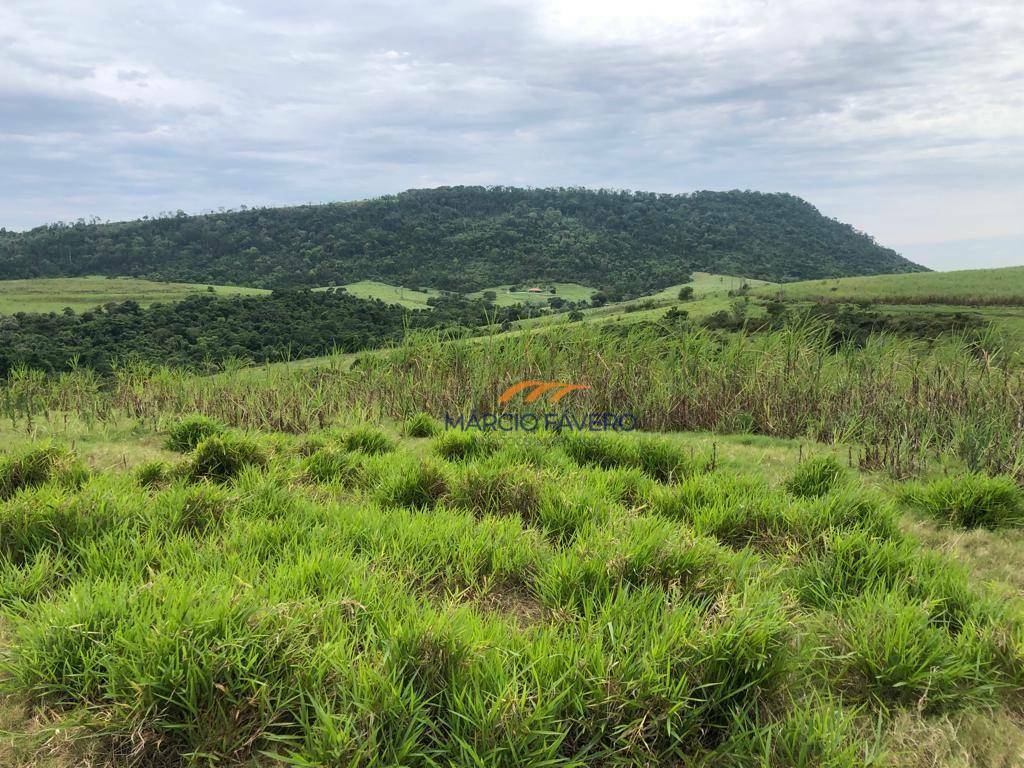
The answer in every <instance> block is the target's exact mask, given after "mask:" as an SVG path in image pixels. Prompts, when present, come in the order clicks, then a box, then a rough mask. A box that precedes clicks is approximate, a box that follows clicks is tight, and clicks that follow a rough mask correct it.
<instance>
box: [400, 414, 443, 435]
mask: <svg viewBox="0 0 1024 768" xmlns="http://www.w3.org/2000/svg"><path fill="white" fill-rule="evenodd" d="M440 430H441V425H440V424H439V423H438V421H437V419H435V418H434V417H433V416H431V415H430V414H429V413H417V414H416V415H415V416H412V417H410V418H409V419H408V420H407V421H406V422H405V434H406V435H408V436H409V437H433V436H434V435H436V434H437V433H438V432H439V431H440Z"/></svg>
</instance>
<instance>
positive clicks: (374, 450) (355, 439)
mask: <svg viewBox="0 0 1024 768" xmlns="http://www.w3.org/2000/svg"><path fill="white" fill-rule="evenodd" d="M341 440H342V444H343V445H344V446H345V448H347V449H348V450H350V451H359V452H360V453H366V454H369V455H371V456H372V455H375V454H379V453H390V452H391V451H393V450H395V441H394V440H392V439H391V438H390V437H389V436H388V434H387V432H385V431H384V430H382V429H378V428H376V427H355V428H354V429H350V430H349V431H348V432H346V433H345V434H344V435H343V436H342V439H341Z"/></svg>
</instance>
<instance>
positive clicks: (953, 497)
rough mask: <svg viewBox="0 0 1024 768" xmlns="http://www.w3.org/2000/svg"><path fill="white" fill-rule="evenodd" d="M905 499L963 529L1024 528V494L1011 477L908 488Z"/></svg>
mask: <svg viewBox="0 0 1024 768" xmlns="http://www.w3.org/2000/svg"><path fill="white" fill-rule="evenodd" d="M901 497H902V499H903V500H904V501H905V502H906V503H908V504H910V505H911V506H912V507H916V508H917V509H919V510H921V511H923V512H925V513H926V514H928V515H930V516H931V517H933V518H935V519H936V520H939V521H941V522H944V523H947V524H949V525H957V526H960V527H961V528H1002V527H1010V526H1015V527H1016V526H1021V525H1024V491H1022V490H1021V488H1020V486H1018V485H1017V483H1016V482H1015V481H1014V480H1013V478H1010V477H1005V476H1000V477H988V476H986V475H982V474H968V475H961V476H960V477H944V478H941V479H939V480H935V481H933V482H931V483H927V484H916V483H915V484H912V485H908V486H906V487H905V488H904V489H903V490H902V493H901Z"/></svg>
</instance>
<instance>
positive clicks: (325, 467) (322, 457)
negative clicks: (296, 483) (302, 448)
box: [302, 448, 357, 483]
mask: <svg viewBox="0 0 1024 768" xmlns="http://www.w3.org/2000/svg"><path fill="white" fill-rule="evenodd" d="M356 468H357V465H356V462H355V461H354V460H353V458H352V455H351V454H348V453H346V452H345V451H342V450H340V449H338V448H321V449H319V450H318V451H315V452H314V453H312V454H310V455H309V456H307V457H306V458H305V459H303V460H302V472H303V474H304V475H305V476H306V477H307V478H309V479H310V480H312V481H313V482H314V483H343V482H345V481H347V480H349V479H351V478H352V477H353V476H354V475H355V473H356Z"/></svg>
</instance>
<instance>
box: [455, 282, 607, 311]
mask: <svg viewBox="0 0 1024 768" xmlns="http://www.w3.org/2000/svg"><path fill="white" fill-rule="evenodd" d="M511 287H512V286H511V285H496V286H494V287H493V288H486V289H484V290H482V291H476V292H474V293H470V294H469V296H470V297H471V298H483V295H484V294H485V293H487V292H488V291H493V292H494V293H495V294H496V298H495V300H494V303H495V304H496V305H497V306H499V307H510V306H512V305H513V304H547V303H548V299H551V298H554V297H556V296H557V297H559V298H562V299H565V300H566V301H589V300H590V297H591V296H593V295H594V294H595V293H597V290H596V289H594V288H588V287H587V286H585V285H580V284H579V283H551V282H543V281H542V282H538V283H524V284H523V290H519V291H511V290H509V289H510V288H511ZM533 287H536V288H540V289H541V292H540V293H531V292H530V291H529V290H527V289H528V288H533ZM551 288H554V289H555V291H554V293H552V292H551V290H550V289H551Z"/></svg>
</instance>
